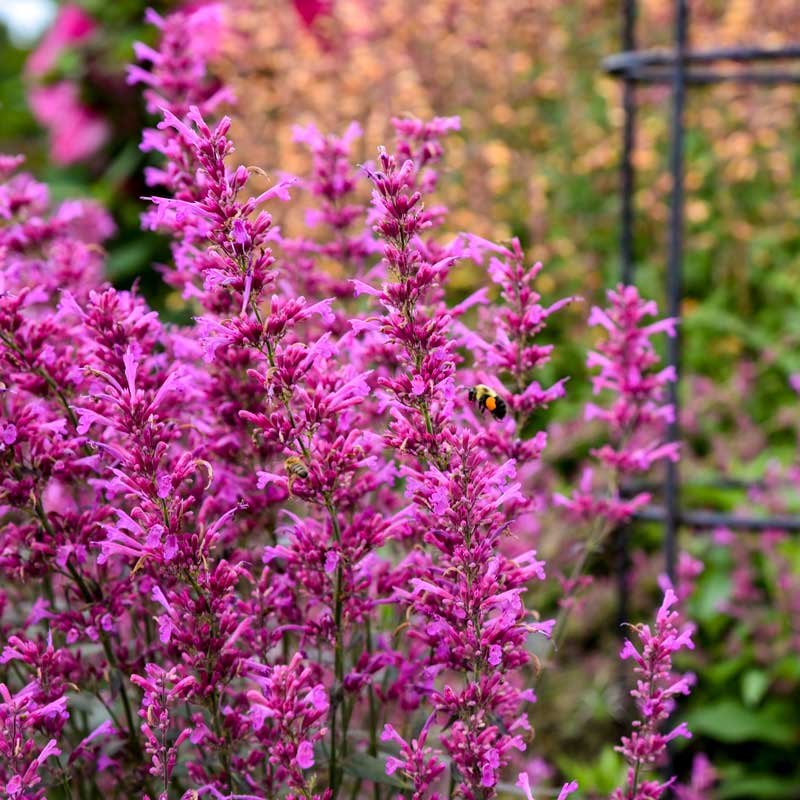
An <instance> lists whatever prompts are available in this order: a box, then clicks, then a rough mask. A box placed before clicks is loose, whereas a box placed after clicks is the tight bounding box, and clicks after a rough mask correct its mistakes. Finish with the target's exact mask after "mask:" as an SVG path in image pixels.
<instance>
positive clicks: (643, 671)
mask: <svg viewBox="0 0 800 800" xmlns="http://www.w3.org/2000/svg"><path fill="white" fill-rule="evenodd" d="M677 602H678V598H677V597H676V595H675V593H674V592H673V591H672V589H667V590H666V592H665V593H664V601H663V603H662V604H661V608H660V609H659V610H658V613H657V614H656V622H655V628H654V629H651V628H650V626H649V625H644V624H642V625H636V626H634V627H633V630H634V631H635V633H636V635H637V637H638V640H639V647H637V646H636V645H635V644H634V643H633V642H632V641H631V640H630V639H626V640H625V645H624V647H623V648H622V651H621V653H620V658H622V659H623V660H627V659H632V660H633V661H634V663H635V666H634V668H633V671H634V673H635V674H636V675H637V681H636V688H635V689H632V690H631V696H632V697H633V698H634V699H635V700H636V705H637V707H638V709H639V715H640V716H639V719H637V720H636V721H635V722H634V723H633V732H632V733H631V735H630V736H623V737H622V744H621V746H620V747H618V748H617V750H618V751H619V752H620V753H622V755H623V756H624V757H625V759H626V760H627V762H628V764H629V765H630V767H629V770H628V776H627V780H626V783H625V786H624V787H622V788H620V789H617V790H615V792H614V793H613V795H612V800H658V799H659V798H660V797H661V796H662V794H663V793H664V792H665V791H666V790H667V789H668V788H669V787H670V786H671V785H672V784H673V783H674V782H675V778H674V777H672V778H670V779H669V780H667V781H666V782H664V783H658V782H657V781H651V780H645V779H644V776H643V772H644V770H646V769H648V768H651V767H653V766H657V765H658V764H660V763H661V761H662V760H663V757H664V754H665V752H666V748H667V744H668V743H669V742H671V741H672V740H673V739H675V738H676V737H678V736H684V737H687V738H689V737H690V736H691V734H690V733H689V730H688V728H687V727H686V723H681V724H680V725H678V726H677V727H676V728H674V729H673V730H672V731H670V732H669V733H663V728H664V723H665V722H666V720H667V719H668V718H669V716H670V714H671V713H672V711H673V710H674V708H675V698H676V697H677V696H679V695H688V694H689V692H690V691H691V686H692V684H693V683H694V676H693V675H691V674H686V675H676V674H674V672H673V668H672V657H673V654H674V653H676V652H678V651H679V650H682V649H684V648H688V649H690V650H691V649H693V648H694V644H693V642H692V638H691V637H692V632H693V626H692V625H688V624H687V625H682V626H680V627H679V625H680V615H679V614H678V612H677V611H675V610H673V606H674V605H676V603H677Z"/></svg>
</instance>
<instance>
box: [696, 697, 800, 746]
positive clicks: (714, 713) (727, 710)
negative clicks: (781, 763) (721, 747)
mask: <svg viewBox="0 0 800 800" xmlns="http://www.w3.org/2000/svg"><path fill="white" fill-rule="evenodd" d="M686 721H687V723H688V725H689V729H690V730H691V731H692V732H693V733H696V734H698V733H699V734H704V735H705V736H710V737H711V738H712V739H717V740H718V741H720V742H752V741H756V742H768V743H770V744H774V745H778V746H789V745H791V744H793V743H795V742H796V741H797V740H798V738H800V736H799V735H798V734H800V731H798V728H797V725H796V724H793V720H792V718H791V716H787V712H786V709H785V708H784V707H783V706H782V704H780V703H770V704H768V705H765V706H764V707H763V708H760V709H758V710H751V709H748V708H745V707H744V706H743V705H740V704H739V703H737V702H736V701H735V700H722V701H720V702H719V703H714V704H712V705H706V706H704V707H702V708H696V709H694V710H693V711H691V712H690V713H689V714H688V716H687V720H686Z"/></svg>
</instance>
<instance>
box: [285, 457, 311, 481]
mask: <svg viewBox="0 0 800 800" xmlns="http://www.w3.org/2000/svg"><path fill="white" fill-rule="evenodd" d="M283 466H284V467H286V471H287V472H288V473H289V475H290V477H291V478H293V479H296V478H300V479H301V480H305V479H306V478H307V477H308V468H307V467H306V465H305V464H304V463H303V462H302V461H301V460H300V459H299V458H298V457H297V456H290V457H289V458H287V459H286V461H285V463H284V465H283Z"/></svg>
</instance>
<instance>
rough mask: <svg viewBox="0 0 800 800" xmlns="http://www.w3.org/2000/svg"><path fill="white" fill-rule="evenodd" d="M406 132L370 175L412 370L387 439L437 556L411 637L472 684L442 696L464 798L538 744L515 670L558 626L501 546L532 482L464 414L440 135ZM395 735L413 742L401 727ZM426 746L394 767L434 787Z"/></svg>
mask: <svg viewBox="0 0 800 800" xmlns="http://www.w3.org/2000/svg"><path fill="white" fill-rule="evenodd" d="M448 127H450V126H449V125H444V124H442V125H440V126H439V127H438V130H441V132H442V133H443V132H445V131H446V130H447V129H448ZM398 132H399V134H400V141H401V144H400V145H399V147H398V152H399V153H404V154H406V155H411V156H413V155H414V154H415V153H416V154H420V153H421V156H419V160H414V159H412V158H408V159H407V160H406V161H404V162H403V163H402V164H400V163H399V161H398V159H397V158H396V157H395V156H391V155H389V154H388V153H386V152H385V151H381V153H380V157H379V162H378V167H379V170H378V171H374V172H373V171H369V173H368V174H369V177H370V179H371V181H372V183H373V186H374V187H375V188H374V206H375V219H374V222H375V230H376V231H377V232H378V233H379V235H380V236H381V237H382V238H383V239H384V241H385V245H384V259H385V263H386V267H387V273H388V276H389V280H388V281H387V282H386V283H384V284H383V287H382V289H381V290H380V291H376V290H372V289H369V288H368V287H367V291H369V293H371V294H375V295H377V296H378V297H379V299H380V302H381V303H382V305H383V306H384V307H385V308H386V309H387V315H386V316H385V317H384V318H383V320H382V321H381V323H380V333H381V334H382V335H383V336H385V337H386V339H387V340H388V341H389V343H390V344H391V345H392V346H393V348H395V351H396V352H397V358H398V364H399V366H400V371H399V372H398V373H396V374H395V375H392V376H387V377H383V378H381V379H380V385H381V386H382V387H383V388H384V389H385V390H386V391H387V392H388V393H389V395H390V397H391V401H390V407H391V411H392V416H393V422H392V423H391V425H390V429H389V432H388V434H387V436H386V442H387V444H389V445H390V446H391V447H393V448H395V449H396V450H397V451H398V456H399V458H401V459H402V460H403V462H404V466H403V467H402V469H401V473H402V474H403V475H404V476H405V477H406V484H407V490H406V491H407V495H408V496H409V497H410V498H411V499H412V501H413V503H414V506H415V511H414V523H415V528H416V530H417V531H418V533H417V535H421V536H422V541H423V542H424V544H425V545H426V546H427V548H428V550H427V552H425V553H424V554H419V555H415V556H414V557H413V562H409V563H413V565H414V570H413V572H411V573H410V574H409V584H410V588H409V589H402V588H398V589H397V590H396V593H395V594H396V597H397V599H398V600H399V601H400V602H402V603H404V604H405V605H407V606H408V608H409V611H410V612H411V614H412V616H411V617H410V619H411V620H413V622H412V625H411V627H410V629H409V632H408V635H409V637H410V638H411V639H412V640H415V641H419V642H421V643H422V644H423V645H424V647H425V650H424V651H422V652H427V653H428V656H427V658H426V659H425V663H426V666H427V668H428V670H429V671H430V672H431V674H432V675H436V674H437V673H438V672H439V671H445V670H446V671H455V672H456V673H462V674H463V675H464V676H465V678H466V680H465V682H464V684H463V685H462V686H460V687H452V686H450V685H449V684H448V683H445V684H444V685H443V686H442V688H441V689H433V687H431V690H429V693H430V702H431V703H432V705H433V707H434V709H435V710H436V711H437V712H438V716H439V718H440V719H441V721H442V723H443V724H444V730H443V732H442V733H441V736H440V740H441V742H442V744H443V746H444V747H445V749H446V750H447V752H448V753H449V755H450V757H451V759H452V766H451V776H452V782H453V785H454V786H456V787H457V792H458V794H459V796H461V797H464V798H468V799H471V798H477V797H481V798H483V797H491V796H494V794H495V792H496V789H495V787H496V785H497V782H498V780H499V775H500V771H501V769H502V768H503V767H504V766H505V765H507V764H508V763H509V762H510V761H511V759H512V755H513V752H514V751H521V750H524V749H525V746H526V744H525V741H524V738H523V734H524V733H525V732H526V731H527V730H529V724H528V721H527V716H526V715H525V714H524V713H523V712H522V703H523V702H524V701H526V700H532V699H533V695H532V693H530V692H524V691H520V689H519V688H517V686H516V685H515V684H514V683H513V682H512V680H511V676H512V675H513V673H514V671H515V670H517V669H519V668H520V667H522V666H523V665H525V664H526V663H527V662H528V661H529V659H530V656H529V655H528V653H527V651H526V649H525V646H524V642H525V639H526V637H527V635H528V633H530V632H533V631H538V632H544V633H547V632H548V631H549V624H539V623H537V622H536V621H535V620H534V619H533V618H532V617H531V616H530V614H529V613H528V612H527V611H526V610H525V608H524V605H523V603H522V601H521V595H522V593H523V592H524V589H525V585H526V584H527V583H528V582H530V581H531V580H532V579H534V578H536V579H541V578H543V577H544V574H543V571H542V567H543V564H542V562H540V561H537V560H536V558H535V553H534V552H532V551H530V552H527V553H524V554H522V555H520V556H519V557H517V558H516V559H513V560H510V559H507V558H506V557H504V556H503V555H501V553H500V552H499V550H498V544H499V540H500V536H501V535H502V533H503V531H504V530H505V528H506V527H507V525H508V519H507V515H506V514H505V513H504V509H505V505H506V504H507V503H509V504H510V503H511V502H512V501H513V500H514V498H515V497H517V496H518V494H519V484H516V483H512V480H513V478H514V464H513V461H506V462H505V463H504V464H502V465H500V466H498V465H496V464H494V463H492V462H491V461H487V459H486V458H485V455H484V451H483V450H482V448H481V446H480V440H479V437H478V436H477V435H476V434H473V433H471V432H469V431H467V430H459V429H458V428H457V427H456V425H455V424H454V423H453V421H452V415H453V407H454V379H455V359H456V356H455V347H454V342H453V340H452V339H450V337H449V336H448V330H449V327H450V322H451V316H450V315H449V314H448V313H447V311H446V310H445V309H444V308H443V306H442V304H441V303H438V304H437V305H436V306H435V307H431V306H430V302H431V299H432V298H433V297H434V296H435V292H434V290H435V288H436V287H437V286H438V285H440V284H441V283H442V282H443V281H444V279H445V278H446V275H447V272H448V270H449V267H450V264H451V263H452V261H453V260H454V257H453V256H450V255H446V254H442V255H444V257H443V258H442V259H441V260H440V261H438V262H436V263H431V262H430V260H429V259H428V257H427V256H428V251H427V249H426V246H425V245H424V243H423V242H422V240H421V234H422V232H423V231H424V230H425V229H426V228H427V227H429V226H430V225H431V224H432V223H433V217H432V216H431V215H430V214H429V213H428V212H426V210H425V208H424V206H423V204H422V197H423V190H424V189H425V188H426V187H427V186H430V181H429V180H426V178H425V177H424V173H423V172H422V168H423V165H426V164H428V163H429V162H430V161H432V160H435V159H436V158H438V156H439V155H440V153H441V146H440V145H439V144H438V142H437V143H432V142H430V141H429V142H427V143H426V144H425V145H424V146H423V147H422V148H415V147H414V146H413V144H412V143H410V142H408V141H406V140H405V139H404V137H405V136H406V135H407V134H408V133H409V132H410V133H419V129H418V127H413V128H409V127H408V126H405V125H400V126H398ZM362 288H363V287H362ZM407 454H410V455H411V456H412V458H410V459H409V458H407ZM423 532H424V533H423ZM422 652H421V653H420V655H421V654H422ZM430 724H431V722H430V720H429V722H428V725H427V726H426V728H425V731H426V732H427V730H428V726H429V725H430ZM388 735H389V736H390V738H392V739H395V740H397V739H398V738H399V737H397V736H396V734H395V733H394V732H393V730H390V731H389V733H388ZM416 746H417V747H420V746H421V744H420V742H419V741H418V742H417V745H416ZM413 748H414V744H413V743H412V745H411V749H409V746H408V745H406V746H405V747H403V748H401V749H402V751H403V752H404V753H405V756H406V761H405V762H400V761H399V760H393V761H392V762H390V764H389V765H388V769H389V770H391V771H394V770H395V769H398V768H399V767H400V766H401V764H402V768H403V770H404V771H405V773H406V774H407V775H408V776H409V777H412V778H413V779H414V781H415V788H416V787H417V786H422V787H424V788H427V786H428V785H429V784H430V783H431V781H432V780H433V778H434V776H435V775H436V774H438V772H439V771H440V770H439V767H438V765H437V762H436V752H435V750H434V751H429V752H428V754H427V755H426V758H425V761H424V764H421V763H417V761H416V760H415V757H414V752H415V751H414V749H413ZM420 770H422V771H421V772H420Z"/></svg>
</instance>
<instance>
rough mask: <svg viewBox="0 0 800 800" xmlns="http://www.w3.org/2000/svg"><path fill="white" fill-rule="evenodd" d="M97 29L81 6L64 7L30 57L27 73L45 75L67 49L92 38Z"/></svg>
mask: <svg viewBox="0 0 800 800" xmlns="http://www.w3.org/2000/svg"><path fill="white" fill-rule="evenodd" d="M96 28H97V25H96V23H95V21H94V20H93V19H92V18H91V17H90V16H89V15H88V14H87V13H86V12H85V11H84V10H83V9H82V8H81V7H80V6H79V5H77V4H75V3H68V4H67V5H65V6H62V7H61V10H60V11H59V12H58V15H57V16H56V19H55V22H54V23H53V26H52V27H51V28H50V30H49V31H48V32H47V33H46V34H45V37H44V38H43V39H42V41H41V42H40V43H39V46H38V47H37V48H36V49H35V50H34V51H33V52H32V53H31V55H30V56H29V57H28V61H27V63H26V64H25V71H26V72H27V73H28V75H33V76H37V77H38V76H41V75H44V74H45V73H46V72H48V71H49V70H51V69H52V68H53V67H54V66H55V63H56V61H57V59H58V57H59V55H60V54H61V53H62V52H63V51H64V50H65V49H66V48H67V47H69V46H70V45H72V44H76V43H77V42H80V41H83V40H84V39H86V38H87V37H88V36H91V35H92V33H94V31H95V29H96Z"/></svg>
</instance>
